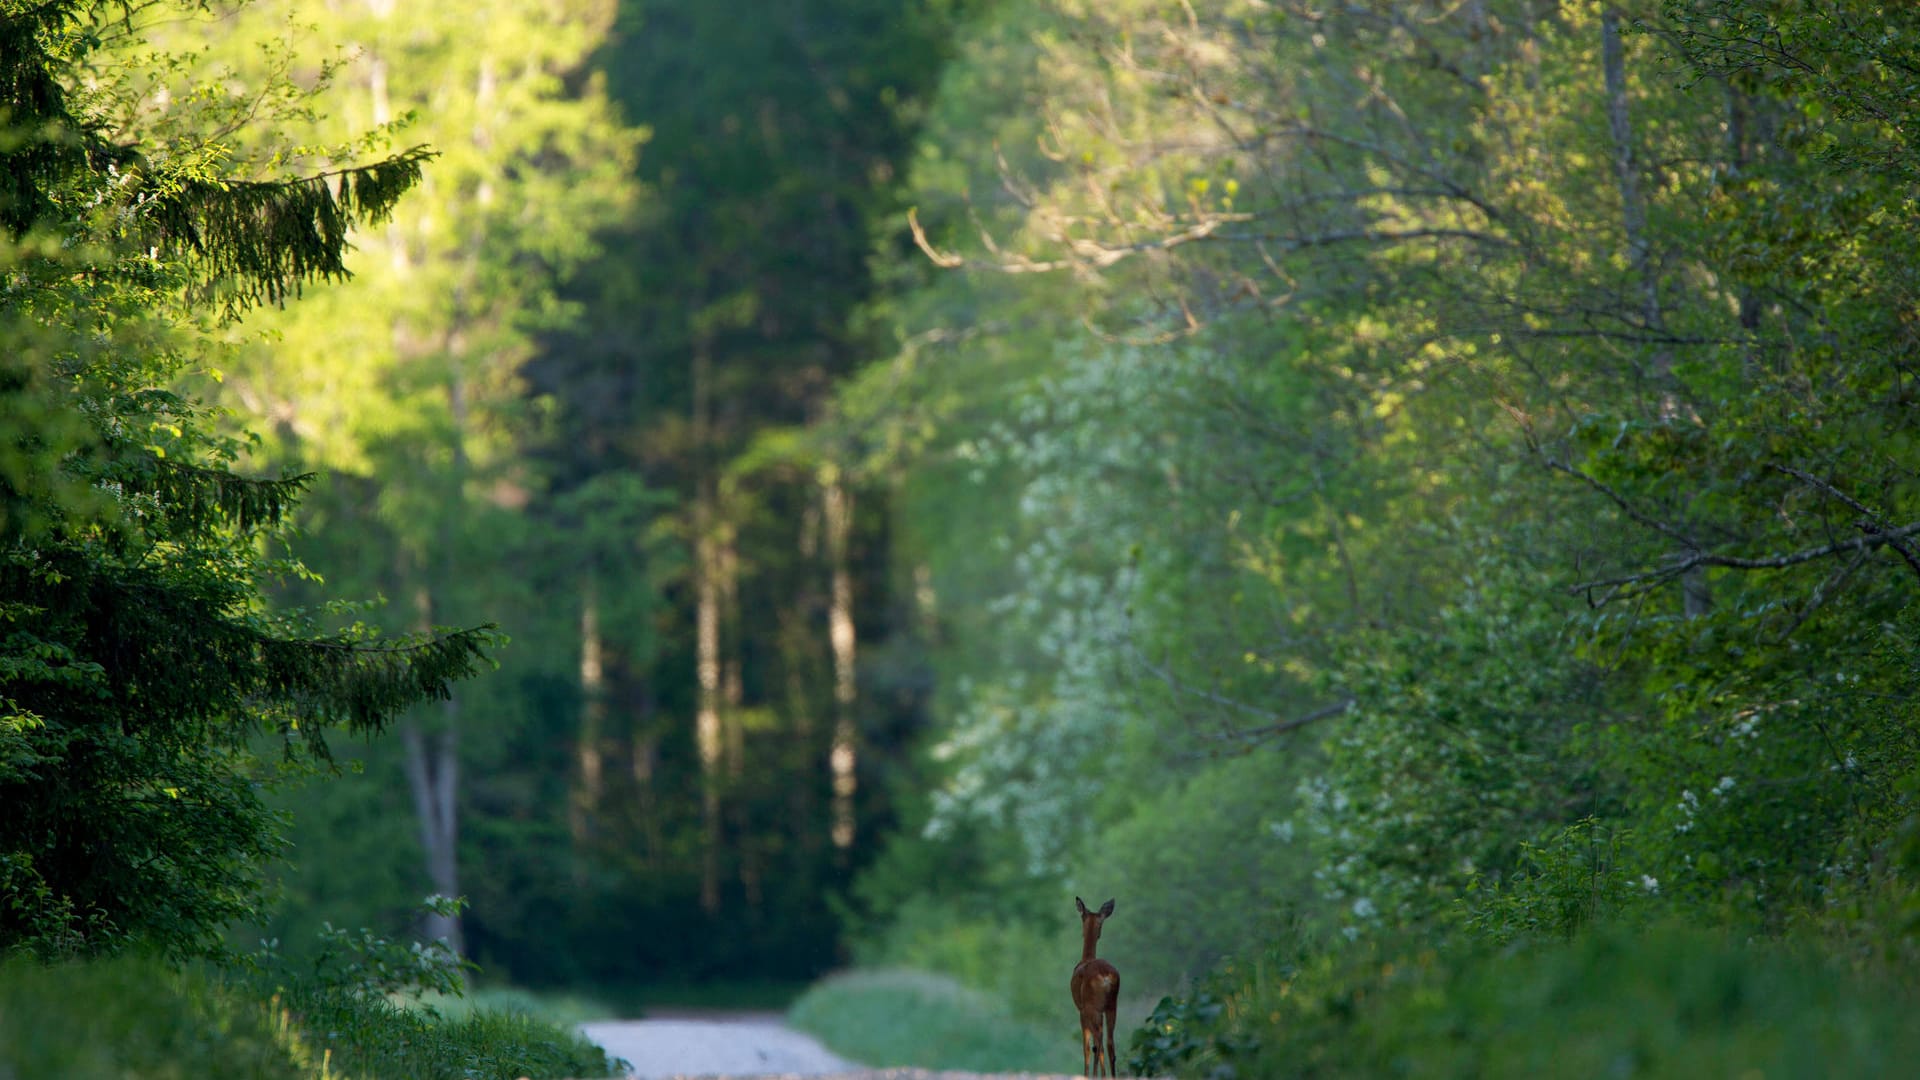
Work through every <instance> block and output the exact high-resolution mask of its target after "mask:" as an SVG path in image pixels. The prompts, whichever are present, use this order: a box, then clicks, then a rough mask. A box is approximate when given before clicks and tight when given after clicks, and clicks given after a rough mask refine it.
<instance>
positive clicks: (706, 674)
mask: <svg viewBox="0 0 1920 1080" xmlns="http://www.w3.org/2000/svg"><path fill="white" fill-rule="evenodd" d="M712 368H713V361H712V358H711V357H710V356H709V355H708V350H707V347H706V345H705V344H704V343H703V344H701V345H700V346H697V347H696V348H695V350H694V356H693V441H694V445H695V447H696V448H697V450H696V453H697V454H698V455H699V458H700V460H699V461H698V463H697V465H696V468H698V470H699V476H698V477H697V479H696V480H695V485H696V488H695V493H694V501H693V530H694V559H693V573H694V678H695V681H696V683H697V685H698V695H699V697H698V704H697V705H696V707H695V716H694V749H695V752H696V753H697V754H698V755H699V758H700V816H701V822H702V824H703V826H704V829H705V838H704V843H703V845H702V850H701V856H700V906H701V908H702V909H704V910H705V911H706V912H707V913H708V914H713V913H715V912H718V911H719V910H720V842H721V827H720V826H721V822H720V758H721V742H722V732H721V726H720V725H721V721H720V709H721V692H722V691H721V673H720V574H721V567H720V543H719V536H718V535H717V532H718V520H717V519H718V514H717V513H716V506H715V504H716V503H717V502H718V501H719V491H718V481H717V478H716V477H715V476H714V475H713V463H712V460H711V458H712V454H711V453H710V452H709V451H710V442H711V440H712V417H711V410H712V407H713V406H712V401H711V400H710V398H711V395H712V387H711V385H710V383H711V382H712V377H713V376H712Z"/></svg>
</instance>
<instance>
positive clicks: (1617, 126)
mask: <svg viewBox="0 0 1920 1080" xmlns="http://www.w3.org/2000/svg"><path fill="white" fill-rule="evenodd" d="M1600 63H1601V67H1602V68H1603V69H1604V76H1605V79H1606V88H1607V127H1608V128H1609V129H1610V130H1611V131H1612V133H1613V169H1614V178H1615V180H1616V181H1617V182H1618V183H1619V185H1620V219H1621V224H1622V226H1623V227H1624V230H1625V232H1626V238H1627V260H1628V262H1629V264H1631V265H1632V267H1633V269H1634V273H1636V274H1638V275H1639V277H1640V292H1641V296H1640V314H1641V318H1642V319H1644V320H1645V322H1646V326H1647V329H1649V330H1652V329H1656V328H1657V327H1659V326H1660V325H1661V319H1660V292H1659V287H1658V281H1657V280H1656V279H1657V275H1656V274H1655V272H1654V267H1653V253H1652V251H1651V249H1650V247H1649V245H1648V242H1647V205H1646V202H1645V201H1644V199H1643V198H1642V196H1641V193H1640V167H1639V165H1638V163H1637V162H1636V161H1635V160H1634V153H1633V125H1632V121H1631V119H1630V117H1629V115H1628V112H1627V65H1626V50H1625V48H1624V46H1623V45H1622V44H1621V41H1620V12H1619V11H1617V10H1615V9H1614V8H1611V7H1609V8H1607V9H1606V10H1605V11H1603V12H1601V14H1600Z"/></svg>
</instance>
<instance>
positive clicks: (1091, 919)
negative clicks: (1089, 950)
mask: <svg viewBox="0 0 1920 1080" xmlns="http://www.w3.org/2000/svg"><path fill="white" fill-rule="evenodd" d="M1073 906H1074V907H1077V908H1079V909H1080V929H1081V931H1082V932H1084V933H1085V934H1086V935H1087V939H1088V940H1089V941H1098V940H1100V924H1101V923H1104V922H1106V921H1107V917H1108V916H1110V915H1112V914H1113V901H1112V900H1108V901H1107V902H1106V903H1104V904H1101V905H1100V910H1099V911H1089V910H1087V905H1086V902H1085V901H1083V900H1081V899H1080V898H1079V897H1077V896H1076V897H1074V898H1073Z"/></svg>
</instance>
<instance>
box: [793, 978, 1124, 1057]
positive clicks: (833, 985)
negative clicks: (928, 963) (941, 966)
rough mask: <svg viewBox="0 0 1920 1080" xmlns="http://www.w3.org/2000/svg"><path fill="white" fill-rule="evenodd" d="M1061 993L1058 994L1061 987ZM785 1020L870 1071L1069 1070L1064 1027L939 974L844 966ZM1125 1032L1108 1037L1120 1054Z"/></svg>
mask: <svg viewBox="0 0 1920 1080" xmlns="http://www.w3.org/2000/svg"><path fill="white" fill-rule="evenodd" d="M1062 993H1063V996H1064V991H1062ZM787 1022H788V1023H790V1024H792V1025H793V1026H794V1027H795V1028H797V1029H799V1030H801V1031H804V1032H806V1033H808V1034H810V1035H812V1036H814V1037H815V1038H817V1039H819V1040H820V1041H821V1042H822V1043H824V1044H826V1047H827V1048H828V1049H829V1050H832V1051H833V1052H834V1053H836V1054H839V1055H840V1056H841V1057H844V1058H847V1059H849V1060H852V1061H857V1062H860V1063H862V1064H865V1065H870V1066H873V1067H875V1068H892V1067H896V1066H915V1067H919V1068H925V1069H958V1070H964V1071H968V1072H1041V1073H1077V1072H1079V1071H1080V1065H1081V1062H1080V1055H1079V1051H1078V1049H1077V1046H1076V1045H1075V1043H1076V1039H1077V1036H1075V1035H1074V1034H1073V1032H1072V1030H1071V1024H1070V1023H1069V1024H1066V1025H1063V1030H1061V1031H1058V1032H1055V1031H1052V1030H1048V1029H1042V1028H1040V1027H1038V1026H1036V1025H1034V1024H1031V1023H1027V1022H1025V1021H1022V1020H1020V1019H1017V1018H1016V1017H1014V1016H1013V1015H1012V1014H1011V1013H1010V1012H1009V1011H1008V1010H1007V1009H1006V1008H1005V1007H1004V1006H1003V1005H1001V1004H1000V1003H998V1002H995V1001H994V1000H992V999H990V998H988V997H987V996H986V995H984V994H981V993H978V992H976V991H974V990H970V989H968V988H967V987H965V986H962V985H961V984H960V983H958V982H956V981H955V980H953V979H950V978H948V977H946V976H944V975H935V974H932V973H929V972H924V971H906V970H898V969H895V970H873V971H851V972H846V973H843V974H840V975H833V976H829V977H828V978H826V979H823V980H821V981H820V982H818V983H815V984H814V985H813V987H812V988H811V989H809V990H808V991H807V992H806V993H805V994H803V995H801V997H800V1000H798V1001H796V1002H794V1004H793V1008H792V1009H791V1010H789V1011H788V1013H787ZM1126 1036H1127V1032H1124V1031H1122V1032H1120V1033H1119V1034H1118V1036H1117V1039H1116V1041H1117V1042H1119V1043H1120V1044H1121V1054H1122V1056H1123V1057H1124V1055H1125V1052H1126V1051H1125V1046H1124V1044H1125V1042H1126Z"/></svg>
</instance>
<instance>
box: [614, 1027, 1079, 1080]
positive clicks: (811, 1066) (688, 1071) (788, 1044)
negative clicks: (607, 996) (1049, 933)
mask: <svg viewBox="0 0 1920 1080" xmlns="http://www.w3.org/2000/svg"><path fill="white" fill-rule="evenodd" d="M580 1030H581V1031H582V1032H583V1033H584V1034H585V1035H586V1036H587V1038H589V1039H592V1040H593V1041H594V1042H595V1043H598V1044H599V1045H600V1046H601V1047H603V1048H605V1049H606V1051H607V1052H608V1053H609V1054H612V1055H615V1056H616V1057H623V1058H626V1059H627V1062H628V1063H629V1064H630V1065H632V1066H633V1071H632V1072H631V1073H629V1074H628V1075H629V1076H630V1077H633V1078H635V1080H668V1078H670V1077H732V1078H741V1077H782V1078H785V1077H803V1076H805V1077H823V1078H824V1077H832V1078H835V1080H989V1078H987V1077H984V1076H983V1075H982V1074H979V1073H958V1072H932V1071H929V1070H927V1069H868V1068H866V1067H865V1066H862V1065H856V1064H854V1063H853V1062H850V1061H846V1060H843V1059H842V1058H839V1057H836V1056H834V1054H833V1053H831V1052H830V1051H828V1050H827V1049H826V1047H823V1046H821V1045H820V1043H819V1042H818V1041H816V1040H815V1039H814V1038H813V1037H812V1036H810V1035H802V1034H801V1033H799V1032H797V1031H795V1030H793V1029H792V1028H789V1027H787V1026H786V1025H785V1024H784V1023H782V1022H781V1020H780V1017H779V1015H778V1014H775V1013H759V1014H740V1015H730V1016H719V1017H684V1018H664V1017H663V1018H658V1019H653V1020H601V1021H596V1022H594V1023H589V1024H581V1025H580ZM1016 1075H1018V1074H1016ZM1007 1080H1012V1077H1008V1078H1007ZM1061 1080H1064V1078H1061Z"/></svg>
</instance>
